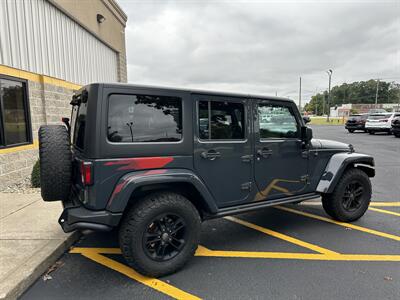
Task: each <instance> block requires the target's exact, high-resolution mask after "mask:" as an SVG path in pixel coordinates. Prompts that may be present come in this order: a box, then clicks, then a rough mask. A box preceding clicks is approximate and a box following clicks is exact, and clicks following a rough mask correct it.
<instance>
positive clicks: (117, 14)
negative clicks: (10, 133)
mask: <svg viewBox="0 0 400 300" xmlns="http://www.w3.org/2000/svg"><path fill="white" fill-rule="evenodd" d="M0 1H1V0H0ZM47 1H49V2H50V3H51V4H53V5H54V6H56V7H57V8H58V9H60V10H61V11H62V12H63V13H64V14H66V15H67V16H68V17H70V18H71V19H73V20H74V21H75V22H77V23H78V24H79V25H80V26H82V27H84V28H85V29H86V30H87V31H89V32H90V33H92V34H93V35H94V36H95V37H96V38H97V39H99V40H101V41H102V42H103V43H105V44H106V45H107V46H109V47H110V48H112V49H113V50H114V51H115V52H116V53H117V62H118V70H117V73H118V81H120V82H126V81H127V70H126V50H125V24H126V21H127V17H126V15H125V13H124V12H123V11H122V10H121V9H120V8H119V6H118V5H117V4H116V2H115V1H114V0H47ZM97 14H101V15H103V16H104V17H105V21H104V22H103V23H99V22H97ZM14 51H15V50H14ZM0 74H1V75H6V76H11V77H15V78H19V79H24V80H26V85H27V87H28V103H29V109H30V120H31V128H32V138H33V143H31V144H26V145H22V146H13V147H6V148H0V191H1V190H4V189H5V188H7V187H8V186H10V185H14V184H18V183H20V182H21V181H24V180H29V179H30V175H31V172H32V166H33V165H34V163H35V162H36V161H37V160H38V136H37V135H38V129H39V127H40V126H41V125H43V124H60V123H61V117H70V114H71V106H70V104H69V103H70V101H71V97H72V95H73V93H74V91H76V90H78V89H80V87H81V86H80V85H77V84H74V83H71V82H67V81H64V80H63V79H62V78H53V77H50V76H46V75H43V74H37V73H34V72H29V71H25V70H21V69H17V68H13V67H11V66H8V65H1V64H0Z"/></svg>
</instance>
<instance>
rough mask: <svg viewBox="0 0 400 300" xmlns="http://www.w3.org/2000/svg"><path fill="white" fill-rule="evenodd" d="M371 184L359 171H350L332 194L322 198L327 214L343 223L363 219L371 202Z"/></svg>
mask: <svg viewBox="0 0 400 300" xmlns="http://www.w3.org/2000/svg"><path fill="white" fill-rule="evenodd" d="M371 191H372V189H371V182H370V180H369V177H368V175H367V174H366V173H365V172H363V171H361V170H359V169H349V170H348V171H346V172H345V173H344V175H343V176H342V178H341V179H340V180H339V182H338V183H337V185H336V187H335V189H334V191H333V193H332V194H327V195H323V196H322V205H323V207H324V210H325V212H326V213H327V214H328V215H330V216H331V217H332V218H334V219H336V220H339V221H342V222H352V221H355V220H358V219H359V218H361V217H362V216H363V215H364V213H365V212H366V211H367V209H368V206H369V203H370V201H371Z"/></svg>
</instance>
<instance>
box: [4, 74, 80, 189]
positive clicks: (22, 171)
mask: <svg viewBox="0 0 400 300" xmlns="http://www.w3.org/2000/svg"><path fill="white" fill-rule="evenodd" d="M28 90H29V105H30V111H31V124H32V134H33V135H32V136H33V140H34V145H31V146H22V147H21V148H19V147H16V148H13V149H12V151H10V153H7V152H6V153H2V152H1V151H0V191H1V190H3V189H5V188H6V187H8V186H10V185H12V184H16V183H18V182H21V181H24V180H26V178H30V175H31V172H32V167H33V165H34V163H35V162H36V161H37V160H38V158H39V155H38V149H37V138H38V135H37V132H38V129H39V127H40V125H43V124H60V122H61V117H70V114H71V106H70V105H69V102H70V101H71V97H72V95H73V92H74V91H73V90H71V89H67V88H64V87H59V86H55V85H51V84H47V83H40V82H34V81H28ZM21 149H26V150H21Z"/></svg>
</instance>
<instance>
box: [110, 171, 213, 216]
mask: <svg viewBox="0 0 400 300" xmlns="http://www.w3.org/2000/svg"><path fill="white" fill-rule="evenodd" d="M160 191H172V192H175V193H178V194H181V195H183V196H184V197H186V198H187V199H188V200H189V201H190V202H191V203H192V204H193V205H194V206H195V207H196V209H197V210H198V211H199V214H200V215H201V216H202V215H203V214H205V213H207V214H208V213H216V211H217V210H218V208H217V206H216V205H215V202H214V199H213V197H212V195H211V193H210V192H209V191H208V189H207V188H206V186H205V185H204V183H203V182H202V181H201V180H200V178H198V177H197V176H196V175H195V174H194V173H193V172H192V171H190V170H178V169H172V170H165V169H163V170H151V171H142V172H132V173H129V174H126V175H124V176H123V177H122V178H121V179H120V180H119V182H118V183H117V185H116V186H115V187H114V191H113V193H112V195H111V197H110V199H109V201H108V204H107V210H109V211H111V212H124V211H126V210H127V209H129V207H131V206H132V205H134V204H135V203H137V200H138V199H140V198H142V197H144V196H146V195H148V194H149V193H153V192H160Z"/></svg>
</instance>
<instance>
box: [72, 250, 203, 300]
mask: <svg viewBox="0 0 400 300" xmlns="http://www.w3.org/2000/svg"><path fill="white" fill-rule="evenodd" d="M108 249H111V248H108ZM80 250H81V252H72V253H81V254H82V255H83V256H85V257H87V258H88V259H90V260H93V261H95V262H97V263H99V264H101V265H103V266H105V267H107V268H110V269H112V270H114V271H117V272H119V273H121V274H124V275H125V276H127V277H129V278H132V279H134V280H136V281H138V282H140V283H142V284H144V285H146V286H148V287H150V288H153V289H155V290H157V291H159V292H161V293H164V294H166V295H168V296H170V297H172V298H174V299H185V300H186V299H200V298H198V297H196V296H194V295H192V294H189V293H187V292H185V291H182V290H180V289H178V288H176V287H174V286H172V285H170V284H168V283H165V282H164V281H161V280H158V279H153V278H149V277H146V276H143V275H141V274H139V273H137V272H135V271H134V270H133V269H131V268H130V267H128V266H126V265H124V264H121V263H119V262H117V261H115V260H113V259H110V258H108V257H106V256H104V255H101V254H99V253H98V252H96V251H95V250H93V249H91V248H87V249H83V248H80Z"/></svg>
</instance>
